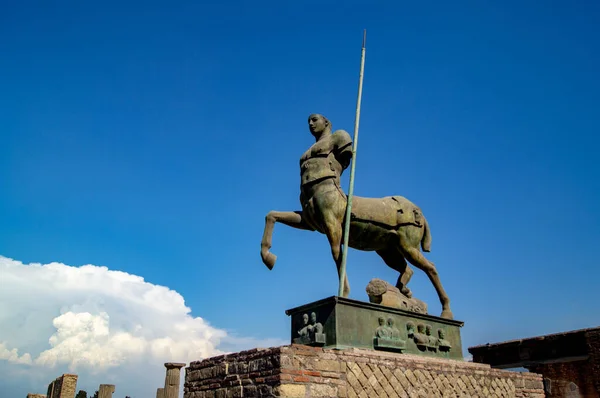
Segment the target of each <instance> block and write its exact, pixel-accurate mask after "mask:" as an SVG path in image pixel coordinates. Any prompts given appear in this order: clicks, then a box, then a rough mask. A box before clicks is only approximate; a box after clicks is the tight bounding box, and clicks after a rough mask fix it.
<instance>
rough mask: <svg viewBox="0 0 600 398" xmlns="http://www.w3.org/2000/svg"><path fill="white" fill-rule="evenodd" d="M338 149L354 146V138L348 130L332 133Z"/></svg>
mask: <svg viewBox="0 0 600 398" xmlns="http://www.w3.org/2000/svg"><path fill="white" fill-rule="evenodd" d="M331 138H332V140H333V142H334V145H335V147H336V149H338V150H342V149H346V147H349V146H352V138H351V137H350V134H348V132H347V131H346V130H336V131H334V132H333V134H331Z"/></svg>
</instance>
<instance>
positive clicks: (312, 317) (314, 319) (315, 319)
mask: <svg viewBox="0 0 600 398" xmlns="http://www.w3.org/2000/svg"><path fill="white" fill-rule="evenodd" d="M310 320H311V321H312V323H317V314H315V313H314V312H313V313H312V314H310Z"/></svg>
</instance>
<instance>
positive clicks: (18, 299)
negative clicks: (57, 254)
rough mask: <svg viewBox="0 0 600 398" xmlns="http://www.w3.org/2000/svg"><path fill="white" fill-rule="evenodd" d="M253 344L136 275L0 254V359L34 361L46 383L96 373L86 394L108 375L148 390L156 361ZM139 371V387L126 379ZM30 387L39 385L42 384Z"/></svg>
mask: <svg viewBox="0 0 600 398" xmlns="http://www.w3.org/2000/svg"><path fill="white" fill-rule="evenodd" d="M260 343H261V341H257V340H255V339H251V338H250V339H249V338H244V337H235V336H229V335H228V334H227V333H226V332H225V331H223V330H220V329H218V328H215V327H213V326H211V325H210V324H209V323H208V322H206V321H205V320H204V319H202V318H200V317H194V316H192V315H191V310H190V308H188V307H187V306H186V305H185V302H184V299H183V297H182V296H181V295H180V294H179V293H177V292H175V291H173V290H170V289H168V288H167V287H164V286H158V285H154V284H151V283H148V282H145V281H144V279H143V278H142V277H139V276H136V275H130V274H127V273H125V272H120V271H112V270H109V269H108V268H106V267H98V266H94V265H85V266H81V267H71V266H68V265H65V264H60V263H51V264H46V265H42V264H29V265H25V264H23V263H21V262H19V261H15V260H12V259H9V258H6V257H2V256H0V362H2V360H4V361H5V364H11V365H13V366H19V367H23V366H26V367H34V368H36V372H37V373H38V374H39V372H40V371H41V372H42V374H47V375H48V376H47V377H48V378H47V380H46V382H45V383H46V384H47V383H49V382H50V381H51V380H52V379H54V378H55V377H57V376H59V375H60V374H61V373H63V372H66V371H68V372H74V373H78V374H79V376H80V381H83V376H84V375H88V376H89V377H90V378H91V379H98V382H89V384H90V387H88V388H89V389H91V391H88V392H89V393H93V391H94V389H95V388H97V385H98V384H100V383H108V382H109V380H112V381H110V383H113V384H117V389H118V390H120V391H123V388H127V387H126V384H127V383H128V382H129V385H130V386H131V388H135V391H130V392H131V393H134V392H135V393H136V394H135V395H139V396H141V395H148V394H152V395H153V394H154V393H155V392H156V388H157V387H160V380H161V378H162V379H164V368H163V366H162V364H163V363H164V362H168V361H177V362H186V363H189V362H190V361H193V360H198V359H201V358H205V357H209V356H213V355H219V354H222V353H223V350H222V349H221V348H220V347H219V346H220V345H224V346H229V347H231V348H234V349H241V348H249V347H251V346H256V345H262V346H264V345H263V344H260ZM262 343H268V345H279V344H283V343H284V342H283V341H280V340H266V341H263V342H262ZM1 370H2V368H0V371H1ZM21 370H22V369H21ZM19 374H20V375H21V376H22V374H23V372H20V373H19ZM94 375H95V376H94ZM140 375H144V376H145V377H147V378H149V379H150V380H153V381H152V385H149V386H147V387H144V388H143V390H140V387H139V386H140V385H141V383H135V382H134V381H133V380H135V378H137V380H138V381H139V377H140ZM92 376H94V377H92ZM182 376H183V375H182ZM102 377H104V378H102ZM131 378H133V380H130V379H131ZM115 380H116V381H115ZM128 380H129V381H128ZM32 388H33V387H32ZM78 388H83V387H82V386H81V385H80V383H78ZM36 390H37V391H38V392H44V390H45V385H42V386H39V387H36ZM28 392H36V391H28ZM118 395H122V394H121V393H119V394H118Z"/></svg>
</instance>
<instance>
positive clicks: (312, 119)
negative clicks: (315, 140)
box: [308, 113, 331, 137]
mask: <svg viewBox="0 0 600 398" xmlns="http://www.w3.org/2000/svg"><path fill="white" fill-rule="evenodd" d="M308 129H309V130H310V133H311V134H312V135H313V136H315V137H319V136H320V135H321V134H323V133H324V132H326V131H329V132H331V122H330V121H329V119H327V118H326V117H325V116H323V115H320V114H318V113H313V114H312V115H310V116H309V117H308Z"/></svg>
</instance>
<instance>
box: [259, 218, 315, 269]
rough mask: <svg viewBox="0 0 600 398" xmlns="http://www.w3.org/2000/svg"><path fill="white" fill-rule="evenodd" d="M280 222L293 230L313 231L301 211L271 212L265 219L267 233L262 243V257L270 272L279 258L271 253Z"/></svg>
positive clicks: (265, 232) (264, 234)
mask: <svg viewBox="0 0 600 398" xmlns="http://www.w3.org/2000/svg"><path fill="white" fill-rule="evenodd" d="M276 222H280V223H282V224H285V225H287V226H289V227H292V228H297V229H304V230H308V231H313V229H312V228H311V227H310V226H308V225H307V224H306V223H305V222H304V220H303V219H302V212H301V211H270V212H269V213H268V214H267V216H266V217H265V231H264V233H263V237H262V241H261V242H260V256H261V258H262V261H263V263H264V264H265V265H266V266H267V268H269V269H270V270H271V269H273V267H274V266H275V261H277V256H276V255H274V254H273V253H271V252H270V251H269V249H271V241H272V238H273V228H274V227H275V223H276Z"/></svg>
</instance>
